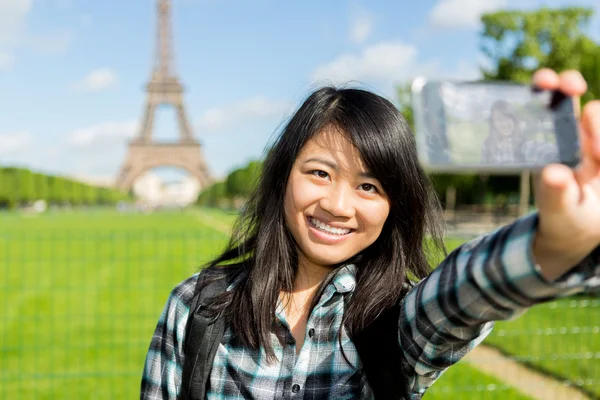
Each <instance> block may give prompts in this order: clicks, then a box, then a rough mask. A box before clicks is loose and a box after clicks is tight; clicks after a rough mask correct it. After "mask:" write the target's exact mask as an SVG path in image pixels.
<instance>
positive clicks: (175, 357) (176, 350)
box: [140, 274, 198, 400]
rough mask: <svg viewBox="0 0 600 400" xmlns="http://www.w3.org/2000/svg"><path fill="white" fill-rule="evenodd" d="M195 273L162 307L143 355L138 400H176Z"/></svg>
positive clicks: (174, 291)
mask: <svg viewBox="0 0 600 400" xmlns="http://www.w3.org/2000/svg"><path fill="white" fill-rule="evenodd" d="M197 279H198V274H195V275H193V276H192V277H190V278H188V279H186V280H185V281H183V282H181V283H180V284H179V285H177V286H176V287H175V288H174V289H173V291H172V292H171V294H170V296H169V298H168V300H167V304H166V305H165V307H164V309H163V311H162V313H161V315H160V318H159V320H158V324H157V325H156V329H155V330H154V335H153V336H152V341H151V342H150V348H149V349H148V354H147V355H146V363H145V365H144V372H143V374H142V387H141V392H140V399H142V400H158V399H160V400H166V399H176V398H177V395H178V394H179V388H180V386H181V373H182V369H183V364H184V351H183V350H184V347H183V343H184V336H185V328H186V324H187V319H188V314H189V308H190V304H191V302H192V297H193V294H194V289H195V286H196V281H197Z"/></svg>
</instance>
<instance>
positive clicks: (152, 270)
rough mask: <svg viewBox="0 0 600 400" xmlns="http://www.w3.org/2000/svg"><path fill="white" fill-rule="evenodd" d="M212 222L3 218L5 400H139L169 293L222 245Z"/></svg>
mask: <svg viewBox="0 0 600 400" xmlns="http://www.w3.org/2000/svg"><path fill="white" fill-rule="evenodd" d="M212 217H213V219H210V222H207V221H208V220H209V219H208V218H203V214H202V212H198V213H179V212H169V213H160V214H154V215H134V214H132V215H117V214H116V213H111V212H97V213H92V214H89V215H88V214H86V215H81V214H77V213H73V214H65V215H59V214H56V215H48V216H39V217H17V216H7V215H3V216H1V217H0V218H1V220H0V226H1V228H0V290H1V292H2V296H0V313H1V317H0V346H1V348H2V356H1V358H0V398H1V399H33V398H35V399H45V398H48V399H59V398H60V399H75V398H77V399H79V398H81V399H84V398H85V399H87V398H90V399H92V398H98V399H107V398H119V399H125V398H135V397H136V396H139V394H138V393H139V383H140V376H141V369H142V367H143V361H144V357H145V353H146V350H147V348H148V344H149V342H150V339H151V337H152V332H153V330H154V326H155V325H156V322H157V321H158V317H159V314H160V312H161V310H162V307H163V305H164V303H165V301H166V299H167V296H168V294H169V292H170V290H171V289H172V288H173V287H174V286H175V285H176V284H177V283H178V282H180V281H181V280H183V279H185V278H187V277H188V276H190V275H191V274H192V273H194V272H195V270H197V268H198V267H199V266H200V265H201V264H202V263H204V262H207V261H209V260H210V258H211V257H212V256H214V255H216V254H217V253H218V251H219V250H220V249H222V247H223V246H224V244H225V243H226V240H227V235H226V234H224V233H222V232H221V231H220V230H219V229H213V228H211V226H212V225H215V224H216V222H218V221H220V222H221V223H222V224H226V223H229V222H230V218H229V217H228V216H219V215H217V214H215V215H213V216H212ZM218 218H220V219H218ZM211 224H212V225H211Z"/></svg>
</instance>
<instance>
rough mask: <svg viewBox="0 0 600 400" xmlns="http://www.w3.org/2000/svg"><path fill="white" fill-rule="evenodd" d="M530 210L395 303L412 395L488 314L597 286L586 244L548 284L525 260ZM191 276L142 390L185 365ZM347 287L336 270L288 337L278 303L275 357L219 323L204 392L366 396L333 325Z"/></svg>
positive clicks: (455, 356)
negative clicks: (297, 333) (296, 333)
mask: <svg viewBox="0 0 600 400" xmlns="http://www.w3.org/2000/svg"><path fill="white" fill-rule="evenodd" d="M537 221H538V219H537V214H532V215H529V216H527V217H523V218H521V219H519V220H517V221H516V222H515V223H513V224H511V225H509V226H507V227H504V228H501V229H499V230H497V231H495V232H493V233H491V234H490V235H487V236H483V237H480V238H478V239H475V240H472V241H470V242H468V243H466V244H464V245H463V246H461V247H460V248H458V249H457V250H455V251H454V252H452V254H450V255H449V256H448V257H447V258H446V259H445V260H444V261H443V262H442V263H441V265H440V266H439V267H438V268H437V269H435V270H434V271H433V272H432V273H431V274H430V275H429V276H428V277H427V278H426V279H424V280H422V281H421V282H420V283H419V284H417V285H416V286H415V287H414V288H413V289H412V290H411V291H410V292H409V294H408V295H407V296H406V297H405V298H404V300H403V303H402V312H401V318H400V321H399V326H398V338H399V340H400V344H401V347H402V349H403V350H404V356H405V359H404V360H403V362H404V364H405V369H406V373H407V375H408V377H409V387H410V389H411V392H412V393H413V394H414V397H418V396H417V395H418V394H423V393H424V392H425V390H426V389H427V388H428V387H429V386H431V385H432V384H433V383H434V382H435V380H436V379H437V378H439V377H440V375H442V373H443V372H444V371H445V370H446V369H447V368H448V367H450V366H451V365H453V364H454V363H456V362H457V361H459V360H460V359H461V358H462V357H464V356H465V355H466V354H467V353H468V352H469V351H470V350H471V349H473V348H474V347H475V346H476V345H478V344H479V343H480V342H481V341H483V339H484V338H485V337H486V336H487V335H488V334H489V333H490V331H491V329H492V326H493V322H491V321H493V320H503V319H509V318H513V317H516V316H518V315H520V314H521V313H523V312H524V311H525V310H526V309H527V308H528V307H530V306H532V305H534V304H536V303H540V302H542V301H548V300H550V299H552V298H556V297H560V296H566V295H571V294H575V293H581V292H586V291H592V290H598V289H599V288H600V263H599V260H600V257H599V256H598V253H599V251H598V250H597V251H594V252H593V253H592V254H591V255H590V256H588V257H587V258H586V259H585V260H583V261H582V262H581V263H580V264H578V265H577V266H575V267H574V268H572V269H571V270H570V271H569V272H568V273H567V274H565V275H564V276H562V277H561V278H559V279H558V280H556V281H555V282H553V283H549V282H547V281H546V280H544V278H543V277H542V276H541V275H540V271H539V269H538V267H536V266H535V265H534V263H533V260H532V253H531V248H532V239H533V236H534V232H535V229H536V226H537ZM196 280H197V275H194V276H192V277H191V278H189V279H187V280H185V281H184V282H182V283H181V284H179V285H178V286H177V287H176V288H175V289H174V290H173V292H172V293H171V296H170V297H169V299H168V301H167V304H166V306H165V308H164V310H163V312H162V314H161V316H160V320H159V322H158V326H157V328H156V331H155V333H154V336H153V338H152V342H151V344H150V349H149V351H148V355H147V358H146V364H145V368H144V372H143V378H142V388H141V399H175V398H176V396H177V394H178V392H179V387H180V384H181V374H182V366H183V364H184V353H183V344H184V334H185V327H186V322H187V319H188V313H189V305H190V302H191V299H192V296H193V292H194V287H195V283H196ZM354 286H355V279H354V267H353V266H352V265H349V266H346V267H344V268H341V269H340V270H339V273H338V274H337V275H336V276H335V278H334V279H333V281H332V282H331V283H330V284H329V285H328V286H327V288H326V289H325V291H324V293H323V294H322V296H321V298H320V299H319V301H318V304H317V306H316V307H315V308H314V310H313V311H312V313H311V315H310V317H309V319H308V322H307V325H306V332H307V333H306V339H305V341H304V344H303V346H302V349H301V350H300V352H299V353H298V354H296V349H295V342H294V339H293V337H292V335H291V333H290V329H289V327H288V325H287V323H286V322H285V315H284V313H283V310H282V308H281V307H279V309H278V313H277V316H278V319H279V321H280V322H281V323H280V325H279V326H280V329H282V331H283V333H284V337H285V338H286V340H285V342H284V343H280V342H279V340H278V339H277V338H276V336H275V335H274V334H273V336H272V343H273V346H274V349H275V353H276V355H277V361H276V362H273V363H271V364H267V363H266V362H265V354H264V350H260V351H254V350H251V349H246V348H243V347H242V345H241V343H240V341H239V339H238V338H237V337H236V336H235V335H234V334H233V332H232V331H231V329H226V332H225V335H224V337H223V339H222V341H221V344H220V346H219V348H218V351H217V354H216V357H215V360H214V363H213V367H212V371H211V374H210V379H209V387H208V388H207V395H206V398H207V399H219V400H220V399H242V398H252V399H274V398H282V399H355V398H363V399H365V398H372V392H371V389H370V388H369V385H368V383H367V382H366V379H365V376H364V374H363V373H362V371H361V363H360V360H359V357H358V354H357V352H356V348H355V347H354V345H353V343H352V342H351V341H350V339H349V338H348V336H347V334H346V332H345V330H344V329H342V331H341V332H342V333H341V335H342V337H341V347H343V349H344V352H345V354H346V355H347V357H348V360H349V361H350V364H351V365H348V363H347V362H346V361H345V360H344V358H343V355H342V349H341V348H340V345H339V342H338V329H339V328H340V325H341V321H342V316H343V313H344V301H343V297H344V296H346V295H351V293H352V291H353V289H354Z"/></svg>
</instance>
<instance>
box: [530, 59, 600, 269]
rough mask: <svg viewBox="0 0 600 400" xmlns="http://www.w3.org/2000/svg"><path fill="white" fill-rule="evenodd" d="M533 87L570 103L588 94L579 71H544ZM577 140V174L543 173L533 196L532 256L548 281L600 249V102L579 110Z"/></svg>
mask: <svg viewBox="0 0 600 400" xmlns="http://www.w3.org/2000/svg"><path fill="white" fill-rule="evenodd" d="M533 83H534V85H536V86H538V87H540V88H542V89H553V90H554V89H558V90H560V91H561V92H563V93H564V94H566V95H568V96H574V97H579V96H581V95H583V94H584V93H585V91H586V90H587V84H586V82H585V80H584V79H583V77H582V76H581V74H580V73H579V72H577V71H566V72H563V73H561V74H560V75H559V74H557V73H556V72H554V71H552V70H549V69H542V70H539V71H537V72H536V73H535V75H534V77H533ZM579 138H580V146H581V162H580V164H579V165H578V166H577V167H576V168H575V169H571V168H569V167H567V166H565V165H561V164H552V165H549V166H547V167H545V168H544V169H543V170H542V173H541V179H540V180H539V182H538V185H539V186H538V187H537V191H536V199H537V205H538V209H539V227H538V231H537V233H536V237H535V240H534V245H533V255H534V258H535V261H536V263H537V264H538V265H539V266H540V267H541V269H542V274H543V275H544V277H545V278H546V279H548V280H550V281H552V280H554V279H556V278H558V277H560V276H561V275H562V274H564V273H565V272H567V271H568V270H569V269H570V268H571V267H573V266H574V265H576V264H577V263H578V262H579V261H581V260H582V259H583V258H585V256H587V255H588V254H589V253H590V252H591V251H592V250H594V249H595V248H596V247H597V246H598V245H600V101H591V102H589V103H588V104H587V105H586V106H585V108H584V109H583V111H582V113H581V122H580V136H579Z"/></svg>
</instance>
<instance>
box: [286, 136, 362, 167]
mask: <svg viewBox="0 0 600 400" xmlns="http://www.w3.org/2000/svg"><path fill="white" fill-rule="evenodd" d="M317 154H318V155H325V156H329V157H331V158H333V159H334V160H335V161H336V163H338V165H340V166H341V167H345V168H357V169H360V170H364V169H366V166H365V163H364V161H363V159H362V157H361V155H360V152H359V151H358V149H357V148H356V147H355V146H354V145H353V144H352V143H351V142H350V141H349V140H348V139H347V138H346V136H345V135H344V134H343V133H342V132H341V131H340V130H339V129H338V128H336V127H334V126H328V127H326V128H325V129H323V130H322V131H320V132H318V133H317V134H316V135H315V136H313V137H312V138H311V139H310V140H309V141H308V142H306V144H305V145H304V147H303V148H302V151H301V152H300V154H299V156H298V160H299V161H302V160H303V159H307V158H310V156H313V155H317ZM334 160H332V161H334Z"/></svg>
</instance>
